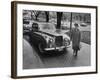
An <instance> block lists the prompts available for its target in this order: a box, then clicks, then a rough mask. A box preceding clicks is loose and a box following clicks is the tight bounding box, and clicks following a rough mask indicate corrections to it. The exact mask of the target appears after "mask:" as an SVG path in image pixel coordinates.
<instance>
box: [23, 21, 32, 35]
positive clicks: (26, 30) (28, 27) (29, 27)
mask: <svg viewBox="0 0 100 80" xmlns="http://www.w3.org/2000/svg"><path fill="white" fill-rule="evenodd" d="M32 24H33V21H31V20H23V34H29V33H30V31H31V30H32Z"/></svg>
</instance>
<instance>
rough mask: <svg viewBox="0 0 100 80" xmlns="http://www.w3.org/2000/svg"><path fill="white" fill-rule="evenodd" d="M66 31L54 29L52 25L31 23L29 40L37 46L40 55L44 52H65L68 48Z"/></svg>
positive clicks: (68, 40)
mask: <svg viewBox="0 0 100 80" xmlns="http://www.w3.org/2000/svg"><path fill="white" fill-rule="evenodd" d="M66 32H68V31H67V30H65V31H64V30H60V29H56V28H55V25H54V24H52V23H43V22H39V23H33V24H32V31H31V32H30V40H31V41H32V42H33V43H34V44H35V45H37V47H38V49H39V51H40V53H44V52H45V51H47V52H48V51H65V50H66V48H67V47H69V46H70V37H69V36H68V35H67V34H66Z"/></svg>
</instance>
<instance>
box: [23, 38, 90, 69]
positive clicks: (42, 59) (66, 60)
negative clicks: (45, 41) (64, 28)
mask: <svg viewBox="0 0 100 80" xmlns="http://www.w3.org/2000/svg"><path fill="white" fill-rule="evenodd" d="M90 51H91V50H90V45H88V44H86V43H83V42H81V50H80V51H79V52H78V56H77V57H75V56H73V51H72V48H71V47H69V48H67V51H66V52H65V53H54V52H50V53H49V54H46V55H45V56H43V55H41V54H40V53H38V51H37V50H36V49H35V47H34V46H32V45H31V44H30V43H29V42H28V39H23V69H38V68H56V67H80V66H90V65H91V54H90V53H91V52H90Z"/></svg>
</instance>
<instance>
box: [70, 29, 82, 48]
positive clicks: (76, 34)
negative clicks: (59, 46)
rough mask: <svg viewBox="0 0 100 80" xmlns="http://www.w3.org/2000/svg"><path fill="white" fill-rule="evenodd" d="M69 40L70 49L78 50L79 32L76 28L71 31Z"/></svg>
mask: <svg viewBox="0 0 100 80" xmlns="http://www.w3.org/2000/svg"><path fill="white" fill-rule="evenodd" d="M71 40H72V48H73V49H74V50H80V40H81V32H80V30H79V29H78V28H74V29H72V30H71Z"/></svg>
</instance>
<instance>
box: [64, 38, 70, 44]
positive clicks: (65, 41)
mask: <svg viewBox="0 0 100 80" xmlns="http://www.w3.org/2000/svg"><path fill="white" fill-rule="evenodd" d="M69 44H70V40H69V39H67V38H64V45H65V46H68V45H69Z"/></svg>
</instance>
